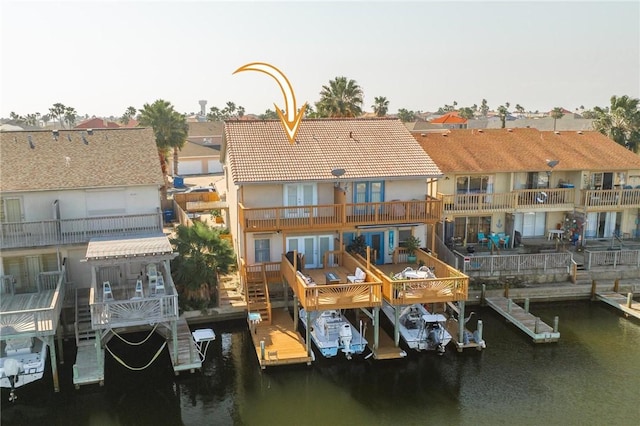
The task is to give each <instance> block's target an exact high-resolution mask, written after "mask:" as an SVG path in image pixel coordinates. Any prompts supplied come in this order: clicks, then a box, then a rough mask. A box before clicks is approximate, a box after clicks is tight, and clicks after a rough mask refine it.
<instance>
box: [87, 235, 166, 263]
mask: <svg viewBox="0 0 640 426" xmlns="http://www.w3.org/2000/svg"><path fill="white" fill-rule="evenodd" d="M171 253H173V247H171V243H170V242H169V239H168V238H167V236H166V235H137V236H130V237H117V238H114V237H98V238H92V239H91V241H89V245H88V246H87V254H86V258H87V259H88V260H97V259H112V258H119V257H134V256H136V257H137V256H151V255H159V254H171Z"/></svg>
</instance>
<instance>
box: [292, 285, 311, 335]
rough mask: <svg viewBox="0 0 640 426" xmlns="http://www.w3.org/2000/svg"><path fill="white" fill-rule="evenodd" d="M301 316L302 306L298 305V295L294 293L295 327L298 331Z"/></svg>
mask: <svg viewBox="0 0 640 426" xmlns="http://www.w3.org/2000/svg"><path fill="white" fill-rule="evenodd" d="M299 316H300V306H298V296H296V294H295V293H293V329H294V330H296V331H297V330H298V317H299ZM307 324H309V323H307Z"/></svg>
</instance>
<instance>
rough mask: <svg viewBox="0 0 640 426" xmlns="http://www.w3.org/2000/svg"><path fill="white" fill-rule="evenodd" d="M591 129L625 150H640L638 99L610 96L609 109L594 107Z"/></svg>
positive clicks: (639, 110) (636, 151)
mask: <svg viewBox="0 0 640 426" xmlns="http://www.w3.org/2000/svg"><path fill="white" fill-rule="evenodd" d="M593 110H594V114H595V120H594V122H593V127H594V129H596V130H597V131H599V132H600V133H602V134H603V135H606V136H608V137H609V138H611V139H613V140H614V141H616V142H617V143H618V144H620V145H622V146H624V147H625V148H627V149H629V150H631V151H633V152H635V153H638V151H639V149H640V99H636V98H631V97H629V96H627V95H624V96H620V97H618V96H615V95H614V96H612V97H611V106H610V107H609V108H600V107H595V108H594V109H593Z"/></svg>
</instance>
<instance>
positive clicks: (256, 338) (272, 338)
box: [249, 309, 313, 370]
mask: <svg viewBox="0 0 640 426" xmlns="http://www.w3.org/2000/svg"><path fill="white" fill-rule="evenodd" d="M249 330H250V332H251V339H252V340H253V346H254V347H255V349H256V355H257V356H258V362H259V363H260V368H261V369H263V370H264V369H265V368H267V367H271V366H276V365H287V364H307V365H311V361H313V357H312V356H310V355H309V354H308V353H307V345H306V344H305V342H304V339H303V338H302V336H301V335H300V333H298V331H297V330H296V329H295V328H294V326H293V319H292V318H291V316H290V315H289V312H288V311H285V310H283V309H273V310H272V311H271V324H267V323H266V322H258V323H250V324H249Z"/></svg>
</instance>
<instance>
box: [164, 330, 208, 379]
mask: <svg viewBox="0 0 640 426" xmlns="http://www.w3.org/2000/svg"><path fill="white" fill-rule="evenodd" d="M158 332H159V333H160V334H161V335H162V336H164V337H165V338H166V339H167V348H168V349H169V356H170V357H171V364H172V365H173V371H174V373H175V374H176V376H177V375H178V374H180V372H181V371H186V370H189V371H190V372H191V373H193V372H194V371H195V370H198V369H200V368H202V361H201V359H200V354H199V351H198V348H197V346H196V343H195V342H194V340H193V335H192V334H191V330H189V325H187V320H186V319H184V318H180V319H179V320H178V321H177V322H176V325H175V332H176V333H177V335H178V339H177V341H176V340H173V341H172V339H171V335H170V334H168V333H167V332H168V329H165V328H162V327H159V328H158ZM173 342H176V343H177V344H172V343H173Z"/></svg>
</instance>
